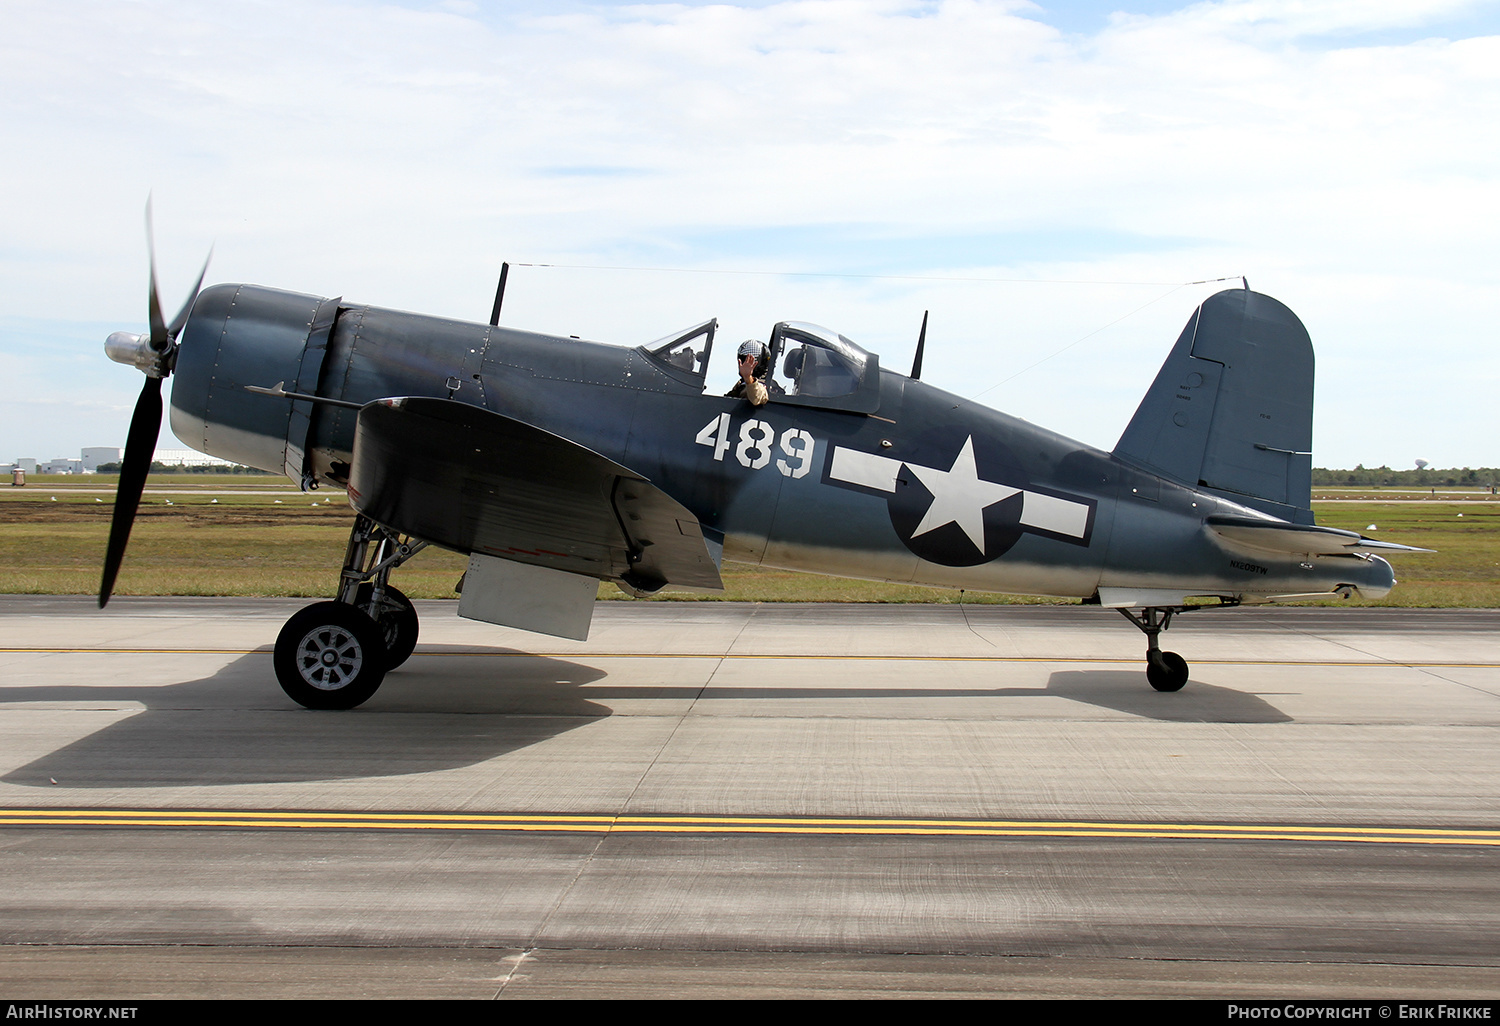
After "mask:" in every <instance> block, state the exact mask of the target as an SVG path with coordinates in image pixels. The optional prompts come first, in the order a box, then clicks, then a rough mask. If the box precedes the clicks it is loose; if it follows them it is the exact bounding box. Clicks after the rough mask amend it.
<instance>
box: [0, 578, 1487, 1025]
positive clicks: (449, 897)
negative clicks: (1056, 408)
mask: <svg viewBox="0 0 1500 1026" xmlns="http://www.w3.org/2000/svg"><path fill="white" fill-rule="evenodd" d="M303 604H305V602H303V601H302V600H285V601H283V600H247V599H129V598H125V599H116V600H114V601H113V602H112V603H111V605H110V607H109V609H108V610H106V611H103V612H100V611H98V610H95V609H94V608H93V603H92V601H91V600H88V599H83V598H77V599H73V598H45V597H27V596H5V597H0V631H3V633H0V657H3V659H4V665H5V667H6V672H5V674H4V678H3V680H0V872H3V879H4V880H5V881H6V882H7V886H6V887H5V888H3V889H0V982H3V983H4V984H5V985H6V989H7V993H10V994H15V995H23V996H25V997H27V998H44V997H57V998H82V997H91V998H106V997H119V998H128V997H136V998H139V997H147V996H161V995H169V994H170V995H186V994H192V995H201V994H215V995H221V996H267V995H270V994H285V995H309V994H311V995H316V996H331V995H342V996H382V997H392V996H408V997H417V996H427V997H430V996H452V997H460V996H461V997H482V998H492V997H505V998H513V997H521V998H524V997H536V996H542V997H552V996H647V995H656V996H659V995H662V994H667V993H671V994H681V995H683V996H729V995H741V996H743V995H766V996H772V995H774V996H792V995H837V996H877V995H878V996H898V995H903V994H908V995H922V996H933V995H937V994H953V995H1011V996H1090V997H1100V996H1174V995H1178V996H1214V997H1231V996H1239V997H1250V996H1256V995H1263V996H1268V997H1273V998H1276V997H1291V996H1294V995H1299V994H1305V995H1315V996H1322V997H1355V996H1358V997H1364V996H1378V995H1389V996H1393V997H1407V998H1418V997H1447V998H1493V997H1495V996H1496V995H1497V993H1500V982H1497V981H1500V975H1497V973H1496V966H1497V965H1500V873H1497V870H1500V861H1497V859H1500V754H1497V751H1500V747H1497V741H1500V612H1496V611H1455V610H1394V609H1378V610H1347V609H1284V610H1281V609H1278V610H1261V609H1237V610H1224V611H1210V612H1201V613H1192V614H1188V615H1184V616H1181V617H1179V618H1178V619H1177V620H1176V621H1175V622H1174V623H1173V627H1172V630H1171V631H1170V632H1169V633H1168V634H1166V635H1164V637H1163V646H1164V647H1166V648H1169V649H1172V650H1175V651H1178V652H1180V653H1181V654H1182V655H1183V656H1184V657H1185V658H1187V660H1188V661H1189V663H1190V664H1191V666H1192V677H1191V681H1190V683H1189V684H1188V686H1187V688H1186V689H1185V690H1184V691H1182V692H1180V693H1177V694H1167V695H1163V694H1157V693H1156V692H1153V691H1151V690H1150V688H1149V687H1148V685H1147V684H1146V682H1145V677H1144V673H1143V670H1142V653H1143V651H1144V640H1143V638H1142V637H1141V635H1140V634H1139V633H1138V632H1137V631H1136V630H1135V629H1134V628H1132V627H1131V626H1130V625H1129V624H1128V623H1126V622H1125V620H1124V619H1123V618H1122V617H1120V616H1119V615H1118V614H1116V613H1114V612H1112V611H1109V610H1100V609H1097V608H1093V609H1091V608H1080V607H1005V606H965V607H963V608H962V609H960V608H958V607H954V606H775V605H749V604H729V603H634V602H610V603H601V604H600V606H599V608H598V611H597V613H596V616H595V621H594V631H593V635H592V637H591V639H590V641H588V642H587V643H573V642H563V641H559V640H557V639H551V638H545V637H541V636H537V635H530V634H525V633H523V632H518V631H510V630H506V629H503V628H498V627H493V626H490V625H486V624H478V623H472V622H469V621H463V620H459V619H457V617H456V616H454V614H453V608H454V604H453V603H442V602H432V603H418V609H419V612H420V614H421V616H422V638H421V642H420V643H419V645H418V648H417V653H416V655H414V656H413V657H412V659H411V661H410V662H409V663H408V664H407V665H406V666H405V667H403V668H401V669H400V670H398V671H396V672H394V673H392V674H391V675H390V676H389V677H388V678H387V682H386V684H385V685H384V686H383V687H382V689H381V691H380V692H379V693H378V694H377V695H376V696H375V698H374V699H372V700H371V701H370V702H369V703H367V704H366V705H365V706H363V707H362V708H360V709H358V710H355V711H353V712H350V713H326V712H325V713H317V712H309V711H307V710H303V709H301V708H299V707H297V706H295V705H293V704H292V703H291V702H290V701H289V700H288V699H286V698H285V697H284V696H283V695H282V693H281V691H280V689H279V688H278V687H277V686H276V683H275V680H274V678H273V676H272V673H271V666H270V645H271V642H272V641H274V639H275V636H276V632H277V631H278V630H279V628H280V625H281V623H282V622H283V621H284V620H285V619H286V618H287V617H288V616H289V615H291V613H292V612H294V611H295V610H296V609H297V608H299V607H300V606H301V605H303Z"/></svg>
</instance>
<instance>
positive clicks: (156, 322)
mask: <svg viewBox="0 0 1500 1026" xmlns="http://www.w3.org/2000/svg"><path fill="white" fill-rule="evenodd" d="M146 249H147V255H148V258H149V260H150V265H151V292H150V294H149V295H148V296H147V310H148V313H149V317H150V325H151V327H150V331H149V332H148V333H146V334H143V335H136V334H133V333H131V332H128V331H116V332H114V333H113V334H111V335H110V336H109V338H108V339H106V340H105V342H104V352H105V353H106V355H108V356H109V358H110V359H111V360H114V361H115V362H116V363H124V364H129V365H130V366H132V367H135V368H137V369H138V370H140V371H141V372H143V373H144V374H145V375H146V383H145V384H144V385H143V386H141V394H140V397H139V398H138V399H136V401H135V412H134V413H133V414H131V417H130V433H129V434H128V435H126V438H125V457H124V459H123V460H122V461H121V463H120V484H119V486H118V487H117V488H116V489H115V511H114V516H113V517H112V518H111V519H110V523H109V544H108V546H107V547H106V549H105V551H104V575H103V577H102V578H101V579H100V582H99V608H100V609H103V608H104V607H105V605H106V604H108V602H109V596H110V594H111V593H112V592H113V591H114V589H115V577H116V575H118V574H119V572H120V562H121V560H123V559H124V558H125V546H126V544H128V543H129V541H130V528H131V526H132V525H133V524H134V523H135V513H136V510H137V509H138V508H139V506H140V504H141V492H142V490H144V489H145V487H146V476H147V475H148V474H149V473H150V472H151V457H152V455H153V454H154V453H155V452H156V439H157V436H158V435H159V434H160V433H161V383H162V380H163V379H164V378H166V377H167V376H168V375H169V374H171V373H172V368H173V366H175V364H176V362H177V336H178V334H180V333H181V331H182V327H183V325H184V324H186V323H187V319H188V313H189V312H190V311H191V310H192V308H193V301H194V300H195V299H197V298H198V290H199V289H200V288H201V287H202V285H203V277H204V275H206V274H207V273H208V260H207V259H205V260H204V261H203V270H201V271H199V272H198V280H197V281H196V282H194V283H193V289H192V291H191V292H190V293H189V294H188V298H187V302H185V303H183V304H182V309H181V310H179V311H178V312H177V316H176V317H174V318H172V323H171V324H168V323H166V322H165V321H164V320H163V319H162V315H161V299H160V297H159V295H158V293H157V289H156V239H155V237H154V235H153V233H152V230H151V201H150V200H149V199H148V200H146ZM212 257H213V252H212V251H210V252H209V259H212Z"/></svg>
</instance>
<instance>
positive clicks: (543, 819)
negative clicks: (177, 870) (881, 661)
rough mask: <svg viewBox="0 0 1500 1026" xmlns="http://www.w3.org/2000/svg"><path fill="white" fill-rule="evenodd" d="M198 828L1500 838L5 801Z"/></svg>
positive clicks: (58, 813) (6, 815) (1489, 834)
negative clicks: (112, 806)
mask: <svg viewBox="0 0 1500 1026" xmlns="http://www.w3.org/2000/svg"><path fill="white" fill-rule="evenodd" d="M7 826H9V827H135V828H145V827H151V828H180V827H199V828H217V829H226V828H228V829H252V830H268V829H269V830H286V829H290V830H445V831H507V832H554V833H557V832H561V833H593V834H616V833H653V834H783V835H790V834H814V835H854V834H860V835H868V836H877V837H881V836H884V837H899V836H915V837H1080V838H1137V839H1141V838H1144V839H1150V840H1210V841H1313V842H1323V843H1333V844H1448V845H1463V846H1480V847H1500V830H1459V829H1447V828H1428V827H1377V826H1298V825H1292V824H1264V823H1250V824H1240V823H1127V822H1088V821H1074V820H994V819H897V818H854V817H812V816H808V817H777V816H680V815H661V816H649V815H634V814H629V815H609V814H598V815H589V814H568V815H526V814H520V813H514V814H510V813H476V814H462V813H415V812H412V813H364V812H266V811H236V810H229V809H208V810H204V809H191V810H184V809H0V828H3V827H7Z"/></svg>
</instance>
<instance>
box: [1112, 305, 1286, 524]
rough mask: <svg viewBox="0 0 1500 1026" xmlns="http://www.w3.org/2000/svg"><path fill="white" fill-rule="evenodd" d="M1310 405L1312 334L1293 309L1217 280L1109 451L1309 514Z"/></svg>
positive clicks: (1277, 511) (1199, 483)
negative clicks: (1217, 288) (1217, 287)
mask: <svg viewBox="0 0 1500 1026" xmlns="http://www.w3.org/2000/svg"><path fill="white" fill-rule="evenodd" d="M1312 406H1313V349H1312V341H1311V339H1309V338H1308V337H1307V329H1306V328H1304V327H1303V326H1302V322H1301V321H1299V320H1298V319H1297V315H1296V314H1294V313H1292V311H1290V310H1288V309H1287V308H1286V307H1285V306H1283V305H1282V304H1280V303H1278V302H1277V301H1276V300H1274V299H1272V298H1271V297H1270V296H1263V295H1261V294H1260V293H1258V292H1251V291H1250V290H1249V289H1227V290H1225V291H1223V292H1220V293H1218V294H1217V295H1214V296H1210V297H1209V298H1208V299H1207V300H1206V301H1204V303H1203V305H1202V306H1200V307H1198V309H1197V310H1196V311H1194V313H1193V316H1192V318H1191V319H1190V320H1189V321H1188V323H1187V327H1186V328H1184V329H1183V331H1182V336H1181V337H1180V338H1178V340H1177V344H1176V345H1175V346H1173V347H1172V352H1171V355H1169V356H1168V357H1167V362H1166V363H1164V364H1162V368H1161V371H1160V372H1159V373H1158V374H1157V375H1156V381H1155V382H1154V383H1152V385H1151V390H1150V391H1148V392H1147V393H1146V398H1145V399H1143V400H1141V405H1140V407H1139V408H1138V409H1137V410H1136V411H1135V416H1134V417H1132V418H1131V421H1130V424H1129V426H1128V427H1126V428H1125V433H1124V434H1123V435H1121V436H1120V442H1119V444H1118V445H1116V446H1115V455H1116V456H1119V457H1121V458H1123V459H1125V460H1126V461H1127V462H1130V463H1136V464H1140V465H1142V466H1143V467H1144V468H1146V469H1149V470H1152V471H1155V472H1156V473H1159V474H1161V475H1162V476H1164V477H1168V478H1172V479H1173V480H1176V481H1180V482H1182V483H1183V484H1186V485H1190V486H1192V487H1197V488H1203V489H1205V490H1208V491H1210V492H1218V493H1220V494H1222V495H1223V496H1224V497H1225V498H1227V499H1232V500H1233V501H1235V502H1238V503H1241V504H1243V505H1246V506H1249V507H1251V508H1252V509H1258V510H1261V511H1262V512H1265V513H1270V514H1272V515H1273V516H1278V517H1281V518H1282V519H1285V520H1290V521H1292V522H1293V523H1303V524H1310V523H1313V516H1312V509H1311V506H1312Z"/></svg>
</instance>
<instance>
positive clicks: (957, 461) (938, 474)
mask: <svg viewBox="0 0 1500 1026" xmlns="http://www.w3.org/2000/svg"><path fill="white" fill-rule="evenodd" d="M906 467H907V469H908V470H910V471H911V472H912V473H913V474H915V475H917V480H919V481H921V482H922V484H923V485H925V486H926V488H927V490H928V491H929V492H931V493H932V505H931V506H928V507H927V513H926V515H924V516H923V517H922V522H921V523H920V524H918V525H917V529H916V530H915V531H913V532H912V533H911V536H912V537H913V538H915V537H917V536H918V535H922V534H926V533H927V532H928V531H935V530H937V529H938V528H939V527H943V526H944V525H946V524H957V525H958V526H959V527H960V528H961V529H962V530H963V532H964V534H966V535H968V536H969V540H970V541H972V542H973V543H974V547H975V548H976V549H978V550H979V551H980V552H983V551H984V511H985V509H986V507H989V506H993V505H994V504H995V503H997V502H1001V501H1003V500H1005V499H1008V498H1010V497H1011V496H1012V495H1015V494H1016V493H1017V492H1019V491H1020V490H1021V489H1019V488H1011V487H1010V486H1009V485H1003V484H996V483H995V482H993V481H986V480H984V479H983V478H981V477H980V476H979V469H978V468H977V467H976V466H975V465H974V436H973V435H970V436H969V437H968V439H967V440H966V441H965V442H964V447H963V448H962V449H960V450H959V451H958V455H957V456H955V457H954V458H953V466H951V467H949V468H948V469H947V470H935V469H933V468H932V467H920V466H917V465H916V464H913V463H908V464H906Z"/></svg>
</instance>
